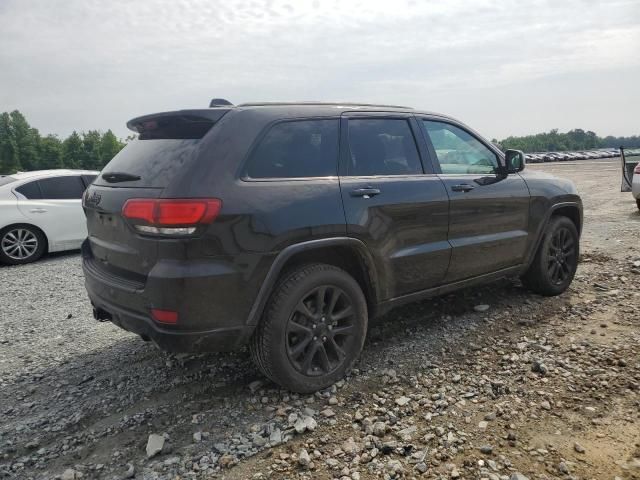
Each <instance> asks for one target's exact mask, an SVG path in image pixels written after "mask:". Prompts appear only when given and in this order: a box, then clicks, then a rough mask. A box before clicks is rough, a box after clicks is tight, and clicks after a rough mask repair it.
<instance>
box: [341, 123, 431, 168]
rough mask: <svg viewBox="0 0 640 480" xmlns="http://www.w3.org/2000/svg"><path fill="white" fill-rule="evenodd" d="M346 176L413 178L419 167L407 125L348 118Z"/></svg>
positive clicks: (417, 156)
mask: <svg viewBox="0 0 640 480" xmlns="http://www.w3.org/2000/svg"><path fill="white" fill-rule="evenodd" d="M349 149H350V158H349V163H348V166H347V174H348V175H352V176H370V175H415V174H421V173H423V171H422V164H421V163H420V156H419V155H418V149H417V147H416V142H415V139H414V138H413V133H412V132H411V127H410V126H409V122H408V121H407V120H403V119H388V118H380V119H371V118H366V119H354V118H352V119H349Z"/></svg>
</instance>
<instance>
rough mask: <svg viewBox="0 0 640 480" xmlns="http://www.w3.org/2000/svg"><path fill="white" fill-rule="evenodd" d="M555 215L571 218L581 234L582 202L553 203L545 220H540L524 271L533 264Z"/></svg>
mask: <svg viewBox="0 0 640 480" xmlns="http://www.w3.org/2000/svg"><path fill="white" fill-rule="evenodd" d="M553 217H567V218H569V220H571V221H572V222H573V223H574V225H575V226H576V229H577V230H578V236H580V234H581V232H582V224H583V213H582V204H581V203H580V202H573V201H571V202H560V203H556V204H553V205H552V206H551V207H550V208H549V210H548V211H547V214H546V215H545V218H544V221H543V222H540V223H541V225H540V227H539V229H538V233H537V236H536V241H535V244H534V246H533V248H532V249H531V251H530V252H529V254H528V257H527V261H526V263H525V264H524V268H523V269H522V272H524V271H526V270H527V269H528V268H529V266H530V265H531V262H533V259H534V258H535V256H536V252H537V251H538V248H540V243H541V242H542V238H543V237H544V232H545V231H546V229H547V226H548V225H549V222H550V221H551V219H552V218H553Z"/></svg>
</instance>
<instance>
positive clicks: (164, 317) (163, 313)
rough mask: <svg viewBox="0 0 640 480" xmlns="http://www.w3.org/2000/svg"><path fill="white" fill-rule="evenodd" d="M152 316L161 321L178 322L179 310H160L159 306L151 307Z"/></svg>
mask: <svg viewBox="0 0 640 480" xmlns="http://www.w3.org/2000/svg"><path fill="white" fill-rule="evenodd" d="M151 316H152V317H153V319H154V320H155V321H156V322H160V323H171V324H176V323H178V312H174V311H173V310H160V309H159V308H152V309H151Z"/></svg>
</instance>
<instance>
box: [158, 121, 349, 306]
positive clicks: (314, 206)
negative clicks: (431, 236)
mask: <svg viewBox="0 0 640 480" xmlns="http://www.w3.org/2000/svg"><path fill="white" fill-rule="evenodd" d="M320 116H322V115H314V116H313V118H318V117H320ZM294 117H299V113H298V114H297V115H296V114H295V112H291V114H290V115H288V113H287V111H278V112H276V113H274V112H273V110H272V111H260V110H259V109H253V110H236V111H232V112H229V113H228V114H227V115H225V116H224V117H223V118H222V119H221V120H220V121H219V122H218V124H216V126H215V127H214V128H213V129H212V130H211V131H210V132H209V133H208V134H207V135H206V136H205V137H204V138H203V139H202V141H201V142H200V146H199V149H200V151H199V158H198V160H197V161H196V162H194V164H193V165H192V168H190V169H189V171H188V172H184V174H182V175H181V176H179V177H177V178H176V179H175V180H174V181H173V182H171V183H170V184H169V185H168V186H167V187H166V188H165V190H164V191H163V192H162V197H165V198H172V197H175V198H181V197H215V198H219V199H221V200H222V203H223V206H222V209H221V211H220V215H219V216H218V218H217V219H216V220H215V222H213V223H212V224H211V225H210V226H209V227H208V228H207V231H206V232H205V233H204V235H203V237H202V238H201V240H200V242H201V248H202V249H195V250H194V252H198V254H202V253H204V255H205V256H209V257H216V258H218V259H220V260H224V261H226V262H229V264H230V265H231V268H232V269H233V270H234V271H236V272H237V273H238V274H239V275H240V276H241V277H242V278H243V279H244V281H245V282H246V283H245V284H244V285H242V288H241V289H239V291H237V292H233V295H234V296H235V298H236V304H237V305H238V306H239V307H238V308H239V310H244V312H242V313H244V314H246V315H247V316H248V314H249V310H250V308H251V305H252V303H253V299H254V298H255V297H256V295H257V292H258V290H259V289H260V286H261V285H262V282H263V281H264V279H265V278H266V276H267V273H268V271H269V268H270V267H271V265H272V263H273V261H274V260H275V258H276V255H277V254H278V253H279V252H280V251H282V250H283V249H284V248H286V247H287V246H289V245H293V244H296V243H300V242H301V241H307V240H312V239H314V238H326V237H331V236H340V235H344V234H345V233H346V222H345V217H344V209H343V207H342V200H341V197H340V183H339V179H338V177H337V176H336V177H324V178H317V179H302V180H300V179H297V180H296V179H278V180H276V179H274V180H263V181H255V180H252V181H247V180H243V179H242V178H241V176H242V169H243V165H244V162H245V160H246V158H247V156H248V154H249V152H250V151H251V149H252V147H253V145H254V143H255V141H256V138H258V137H259V135H260V134H261V133H262V132H263V131H264V129H266V128H267V127H268V126H269V125H270V124H271V123H273V122H275V121H280V120H282V119H285V118H294ZM330 117H331V118H333V117H335V118H338V115H337V114H336V115H330ZM304 118H309V117H304ZM325 118H326V116H325ZM336 162H337V158H336ZM187 255H188V253H187Z"/></svg>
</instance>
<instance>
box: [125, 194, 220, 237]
mask: <svg viewBox="0 0 640 480" xmlns="http://www.w3.org/2000/svg"><path fill="white" fill-rule="evenodd" d="M221 208H222V200H220V199H218V198H186V199H179V198H171V199H149V198H132V199H130V200H127V202H126V203H125V204H124V206H123V207H122V216H123V217H124V218H126V219H127V220H129V221H131V223H133V226H134V228H135V229H136V230H138V231H139V232H142V233H151V234H163V235H176V234H177V235H184V234H191V233H194V232H195V230H196V227H197V226H199V225H206V224H209V223H211V222H213V221H214V220H215V219H216V217H217V216H218V214H219V213H220V209H221Z"/></svg>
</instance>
